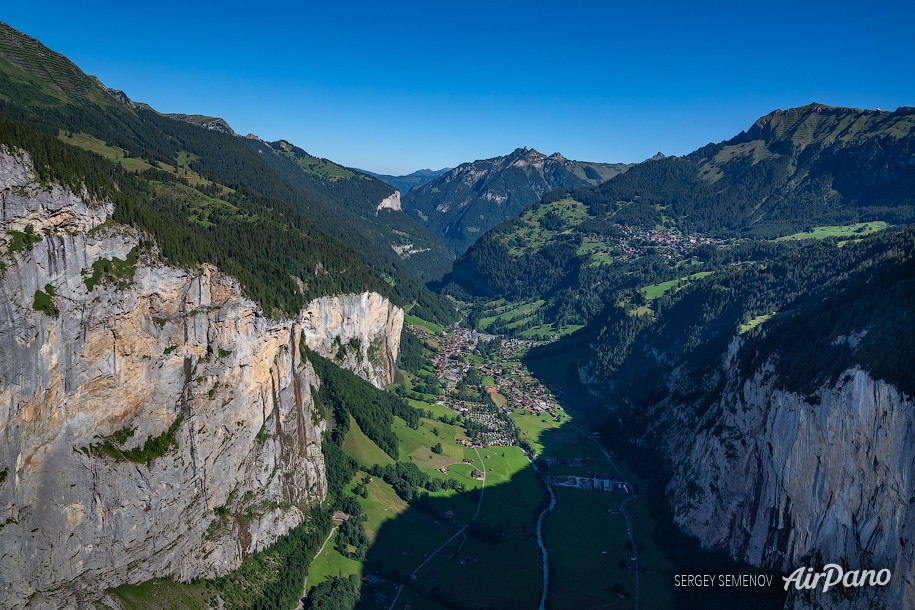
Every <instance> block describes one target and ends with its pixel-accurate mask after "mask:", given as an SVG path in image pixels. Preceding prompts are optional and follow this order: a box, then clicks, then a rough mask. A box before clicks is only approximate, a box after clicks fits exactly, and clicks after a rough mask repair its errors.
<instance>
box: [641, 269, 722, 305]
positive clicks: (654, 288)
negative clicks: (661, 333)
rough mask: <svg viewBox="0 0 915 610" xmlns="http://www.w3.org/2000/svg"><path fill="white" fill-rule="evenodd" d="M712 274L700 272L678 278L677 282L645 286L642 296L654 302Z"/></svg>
mask: <svg viewBox="0 0 915 610" xmlns="http://www.w3.org/2000/svg"><path fill="white" fill-rule="evenodd" d="M711 274H712V272H711V271H700V272H698V273H693V274H690V275H685V276H683V277H678V278H677V279H675V280H668V281H666V282H660V283H659V284H652V285H650V286H645V287H644V288H642V294H643V295H644V296H645V299H646V300H648V301H654V300H655V299H657V298H659V297H661V296H664V295H665V294H667V293H668V292H670V291H671V290H675V289H679V288H681V287H682V286H684V285H685V284H687V283H689V282H691V281H693V280H698V279H701V278H704V277H706V276H709V275H711Z"/></svg>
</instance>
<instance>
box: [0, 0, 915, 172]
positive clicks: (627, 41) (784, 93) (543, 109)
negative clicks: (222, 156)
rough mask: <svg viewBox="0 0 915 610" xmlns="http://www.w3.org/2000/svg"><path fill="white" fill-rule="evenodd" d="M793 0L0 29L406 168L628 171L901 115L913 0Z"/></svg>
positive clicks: (171, 101) (142, 91)
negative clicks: (509, 157)
mask: <svg viewBox="0 0 915 610" xmlns="http://www.w3.org/2000/svg"><path fill="white" fill-rule="evenodd" d="M311 4H315V5H316V6H309V5H311ZM793 4H794V3H789V2H766V3H762V2H760V3H756V4H755V5H750V4H746V3H743V2H739V1H734V0H731V1H729V2H723V3H719V4H714V3H695V2H673V3H669V4H667V3H664V2H613V1H609V0H607V1H603V2H599V1H595V2H574V1H559V0H554V1H552V2H538V1H533V0H532V1H526V2H499V1H489V2H475V1H461V2H451V3H449V2H424V3H410V2H396V1H393V0H391V1H389V2H381V1H377V2H372V3H364V4H363V3H347V2H316V3H311V2H307V1H302V2H297V3H295V5H291V4H290V5H289V6H275V5H273V4H272V3H268V2H246V3H244V4H242V5H238V6H236V5H234V4H230V3H209V2H185V3H182V4H180V5H175V6H169V3H166V2H159V1H156V2H142V1H141V2H124V1H123V0H121V1H119V2H116V3H109V2H87V3H80V2H66V3H45V2H40V1H38V0H35V1H32V2H25V1H23V2H9V3H6V6H4V8H3V10H2V12H0V19H2V20H3V21H6V22H7V23H9V24H10V25H12V26H13V27H16V28H18V29H21V30H23V31H25V32H26V33H28V34H30V35H32V36H34V37H36V38H38V39H39V40H41V41H42V42H43V43H45V44H46V45H48V46H49V47H51V48H53V49H54V50H57V51H60V52H62V53H64V54H65V55H67V56H68V57H70V58H71V59H72V60H74V61H75V62H76V63H77V64H78V65H79V66H80V67H81V68H83V69H84V70H85V71H86V72H88V73H90V74H95V75H96V76H98V77H99V78H101V79H102V81H103V82H105V83H106V84H107V85H109V86H111V87H115V88H118V89H123V90H125V91H126V92H127V94H128V95H130V97H132V98H133V99H135V100H140V101H145V102H148V103H150V104H151V105H152V106H153V107H155V108H156V109H157V110H160V111H162V112H185V113H199V114H209V115H215V116H221V117H223V118H225V119H226V120H227V121H228V122H229V123H230V124H231V125H232V126H233V127H234V128H235V129H236V130H237V131H239V132H241V133H248V132H253V133H256V134H258V135H260V136H261V137H263V138H265V139H270V140H273V139H279V138H285V139H288V140H290V141H292V142H294V143H295V144H298V145H300V146H302V147H303V148H305V149H306V150H308V151H309V152H311V153H313V154H317V155H319V156H323V157H328V158H331V159H333V160H335V161H338V162H340V163H343V164H345V165H350V166H355V167H362V168H365V169H371V170H375V171H380V172H386V173H405V172H409V171H412V170H414V169H418V168H421V167H430V168H439V167H442V166H454V165H456V164H458V163H460V162H462V161H470V160H474V159H480V158H486V157H492V156H496V155H500V154H505V153H507V152H510V151H511V150H513V149H514V148H517V147H519V146H529V147H533V148H537V149H538V150H540V151H541V152H544V153H547V154H549V153H552V152H555V151H559V152H561V153H563V154H564V155H565V156H567V157H569V158H575V159H583V160H589V161H639V160H642V159H644V158H646V157H648V156H650V155H652V154H654V153H655V152H657V151H659V150H660V151H663V152H664V153H666V154H684V153H687V152H689V151H691V150H694V149H695V148H697V147H699V146H701V145H703V144H706V143H708V142H712V141H715V142H717V141H720V140H723V139H726V138H729V137H731V136H732V135H734V134H736V133H738V132H739V131H741V130H742V129H746V128H747V127H749V126H750V125H751V124H752V122H753V121H754V120H755V119H756V118H758V117H759V116H761V115H763V114H766V113H767V112H769V111H771V110H773V109H776V108H788V107H792V106H799V105H803V104H807V103H809V102H813V101H817V102H821V103H825V104H831V105H843V106H856V107H865V108H878V107H879V108H884V109H895V108H896V107H898V106H902V105H915V78H913V76H912V74H913V66H915V43H913V33H912V24H913V21H915V20H913V17H915V3H913V2H911V0H909V1H908V2H898V1H891V2H882V3H866V2H864V3H862V2H856V3H853V4H852V3H847V4H844V3H842V2H834V1H830V2H825V1H823V2H816V3H813V2H811V3H805V4H808V6H805V7H800V8H798V7H795V6H794V5H793ZM700 5H701V6H700Z"/></svg>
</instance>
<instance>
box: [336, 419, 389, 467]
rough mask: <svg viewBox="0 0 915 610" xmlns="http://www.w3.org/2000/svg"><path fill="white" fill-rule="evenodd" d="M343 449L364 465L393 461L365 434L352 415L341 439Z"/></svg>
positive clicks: (383, 464)
mask: <svg viewBox="0 0 915 610" xmlns="http://www.w3.org/2000/svg"><path fill="white" fill-rule="evenodd" d="M343 451H345V452H346V453H348V454H349V455H350V456H352V457H353V458H355V459H356V461H357V462H359V463H360V464H362V465H364V466H374V465H375V464H380V465H382V466H385V465H387V464H392V463H393V462H394V460H393V459H392V458H391V456H389V455H388V454H387V453H385V452H384V451H382V450H381V447H379V446H378V445H376V444H375V443H374V442H373V441H372V439H370V438H369V437H367V436H366V435H365V433H364V432H363V431H362V430H361V429H360V428H359V424H357V423H356V420H355V419H353V416H352V415H350V417H349V430H347V431H346V437H345V438H344V439H343Z"/></svg>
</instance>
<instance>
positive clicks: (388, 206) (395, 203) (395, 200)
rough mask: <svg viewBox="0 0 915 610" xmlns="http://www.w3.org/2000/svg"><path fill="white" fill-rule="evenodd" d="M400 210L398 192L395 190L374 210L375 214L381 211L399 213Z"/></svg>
mask: <svg viewBox="0 0 915 610" xmlns="http://www.w3.org/2000/svg"><path fill="white" fill-rule="evenodd" d="M401 209H402V208H401V207H400V191H397V190H395V191H394V192H393V193H391V194H390V195H388V196H387V197H385V198H384V199H382V200H381V202H380V203H379V204H378V207H377V208H375V214H376V215H377V214H378V212H380V211H381V210H394V211H399V210H401Z"/></svg>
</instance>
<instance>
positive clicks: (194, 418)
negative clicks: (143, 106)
mask: <svg viewBox="0 0 915 610" xmlns="http://www.w3.org/2000/svg"><path fill="white" fill-rule="evenodd" d="M0 198H2V224H0V231H2V232H3V234H6V231H9V230H20V228H21V230H24V229H25V226H26V225H32V229H31V230H32V231H33V233H34V235H35V236H36V239H35V243H34V244H30V245H27V246H26V247H24V248H20V249H18V250H17V251H15V252H14V251H10V248H9V244H7V245H6V246H0V253H3V255H2V260H3V267H2V275H0V303H2V307H0V438H2V441H0V606H2V607H5V608H7V607H8V608H18V607H25V606H26V605H28V607H38V608H64V607H75V606H83V605H86V604H87V603H88V602H89V601H90V600H92V599H94V598H96V597H97V596H98V595H99V594H100V593H101V592H103V591H104V590H105V589H106V588H108V587H111V586H116V585H118V584H121V583H125V582H131V583H135V582H140V581H144V580H147V579H149V578H153V577H161V576H173V577H175V578H177V579H181V580H189V579H192V578H197V577H213V576H216V575H219V574H223V573H226V572H228V571H229V570H231V569H233V568H235V567H236V566H237V565H238V564H239V563H240V561H241V560H242V559H243V558H244V557H245V556H247V555H248V554H250V553H253V552H255V551H257V550H259V549H262V548H264V547H266V546H268V545H270V544H271V543H272V542H273V541H275V540H276V538H277V537H278V536H281V535H283V534H284V533H286V532H287V531H289V529H291V528H292V527H294V526H296V525H297V524H298V523H300V522H301V520H302V517H303V510H305V509H307V508H308V507H309V506H312V505H314V504H315V503H317V502H320V501H321V500H323V498H324V494H325V490H326V478H325V472H324V459H323V455H322V453H321V437H322V432H323V431H324V429H325V420H324V414H323V413H322V412H320V410H319V409H318V408H316V407H315V404H314V402H313V400H312V390H313V389H314V388H317V387H318V386H319V384H320V380H319V379H317V377H316V375H315V373H314V369H313V368H312V367H311V364H310V363H309V362H308V361H307V360H305V359H303V358H302V356H301V351H300V349H299V347H300V345H299V343H300V341H301V340H302V337H305V341H306V343H308V344H309V345H310V346H312V349H315V350H317V351H319V352H321V353H329V350H330V349H331V348H330V347H326V346H332V345H333V344H334V342H335V341H336V343H338V344H341V345H352V344H353V343H354V342H355V343H359V344H360V347H361V349H360V350H359V354H360V356H361V357H362V360H359V357H357V356H355V355H354V356H353V357H352V358H350V357H347V358H344V359H343V361H342V362H341V364H343V365H347V366H351V367H352V368H353V370H354V371H355V372H357V373H358V374H361V375H364V376H366V377H367V378H368V379H370V380H371V381H373V382H374V383H376V384H379V385H380V384H382V383H385V382H386V380H387V379H389V378H390V377H392V375H393V368H392V367H393V362H394V360H395V359H396V355H397V348H398V345H399V338H400V325H401V324H402V319H403V312H402V311H401V310H399V309H397V308H396V307H394V306H393V305H391V304H390V303H389V302H387V301H386V300H385V299H383V298H382V297H380V296H378V295H373V294H362V295H342V296H337V297H325V298H324V299H318V300H317V301H315V302H314V303H312V304H311V305H310V306H309V308H307V309H306V310H305V311H304V312H303V313H302V316H301V318H300V319H297V320H271V319H268V318H266V317H265V316H264V315H263V313H262V311H261V310H260V308H259V307H258V306H257V305H256V304H255V303H253V302H252V301H250V300H249V299H247V298H246V297H245V296H244V295H243V294H242V291H241V289H240V287H239V285H238V282H237V281H236V280H235V279H234V278H231V277H229V276H226V275H224V274H222V273H220V272H219V271H218V270H216V269H215V268H213V267H210V266H202V267H201V268H199V269H194V270H187V269H176V268H172V267H168V266H165V265H163V264H161V263H159V262H157V260H156V259H155V257H154V253H149V252H142V251H140V250H139V249H138V244H139V239H138V236H137V235H135V234H134V233H133V232H131V231H130V230H128V229H126V228H124V227H117V226H114V227H112V226H108V223H105V224H102V223H104V221H105V220H106V219H107V217H108V214H110V212H111V209H112V208H111V205H110V204H107V203H104V202H102V203H94V202H86V201H84V199H83V198H82V197H80V196H79V195H76V194H73V193H67V192H66V191H64V190H63V189H59V188H58V187H54V186H51V187H49V188H45V187H41V186H39V185H38V184H37V181H36V180H35V177H34V174H33V173H32V171H31V167H30V164H29V161H28V158H27V157H24V156H21V155H16V154H9V153H8V152H3V154H2V155H0ZM115 259H119V260H115ZM101 261H113V262H114V263H116V264H115V265H111V264H102V263H101ZM106 268H107V271H106V270H105V269H106ZM112 269H114V271H112ZM39 293H40V294H41V295H42V296H43V298H44V301H42V302H40V301H39V300H38V299H37V298H36V297H37V296H38V295H39ZM48 303H50V305H48ZM360 316H365V319H362V318H361V317H360Z"/></svg>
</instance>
